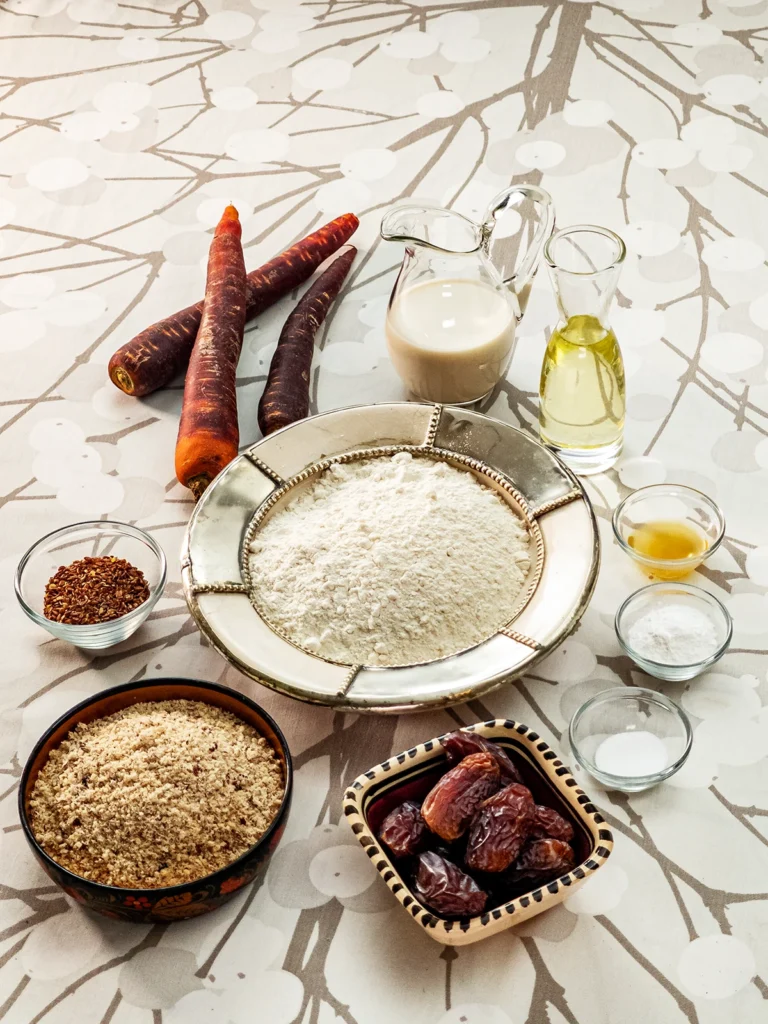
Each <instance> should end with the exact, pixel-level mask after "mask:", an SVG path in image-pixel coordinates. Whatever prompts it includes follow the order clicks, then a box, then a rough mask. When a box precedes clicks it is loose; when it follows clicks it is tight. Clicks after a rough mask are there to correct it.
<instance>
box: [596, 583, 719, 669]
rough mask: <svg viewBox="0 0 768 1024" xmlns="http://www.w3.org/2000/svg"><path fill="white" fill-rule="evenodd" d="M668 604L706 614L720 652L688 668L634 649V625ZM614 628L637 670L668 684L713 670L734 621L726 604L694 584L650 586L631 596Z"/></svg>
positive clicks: (717, 651) (620, 612) (717, 650)
mask: <svg viewBox="0 0 768 1024" xmlns="http://www.w3.org/2000/svg"><path fill="white" fill-rule="evenodd" d="M665 604H686V605H689V606H690V607H692V608H695V609H696V610H697V611H700V612H703V614H704V615H706V616H707V618H708V619H709V620H710V622H711V623H712V625H713V626H714V627H715V632H716V633H717V640H718V646H717V649H716V650H715V651H714V652H713V653H712V654H710V655H709V656H708V657H706V658H703V659H702V660H701V661H695V662H692V663H691V664H688V665H673V664H667V663H664V662H658V661H651V660H650V658H646V657H644V656H643V655H642V654H639V653H638V652H637V651H636V650H634V648H633V647H632V645H631V644H630V642H629V631H630V629H631V628H632V626H633V625H634V624H635V622H637V620H638V619H639V618H641V616H643V615H645V614H646V613H647V612H649V611H650V610H651V609H652V608H659V607H662V606H663V605H665ZM614 625H615V627H616V636H617V637H618V638H619V643H620V644H621V646H622V647H623V648H624V651H625V652H626V653H627V654H628V655H629V656H630V658H631V659H632V661H634V663H635V664H636V665H637V666H638V668H641V669H642V670H643V672H647V673H648V675H649V676H655V677H656V679H663V680H665V681H666V682H668V683H681V682H683V681H684V680H686V679H693V677H694V676H697V675H699V674H700V673H701V672H704V671H705V670H706V669H708V668H711V666H712V665H714V664H715V662H717V661H719V660H720V659H721V658H722V656H723V655H724V654H725V652H726V651H727V649H728V645H729V644H730V642H731V637H732V635H733V621H732V619H731V616H730V615H729V613H728V609H727V608H726V607H725V605H724V604H723V603H722V602H721V601H719V600H718V599H717V598H716V597H715V596H714V594H710V593H709V591H707V590H703V589H702V588H701V587H695V586H693V584H691V583H651V584H649V585H648V586H647V587H641V588H640V590H636V591H635V592H634V594H630V595H629V597H628V598H627V599H626V601H625V602H624V604H622V605H621V607H620V608H619V610H618V611H617V612H616V618H615V621H614Z"/></svg>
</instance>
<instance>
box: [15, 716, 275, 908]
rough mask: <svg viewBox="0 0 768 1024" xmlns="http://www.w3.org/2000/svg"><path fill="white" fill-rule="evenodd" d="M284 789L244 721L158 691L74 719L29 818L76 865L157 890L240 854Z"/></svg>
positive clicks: (78, 870) (64, 860)
mask: <svg viewBox="0 0 768 1024" xmlns="http://www.w3.org/2000/svg"><path fill="white" fill-rule="evenodd" d="M284 790H285V782H284V778H283V770H282V765H281V763H280V761H279V759H278V757H277V755H276V754H275V751H274V750H273V748H272V747H271V745H270V744H269V742H268V741H267V740H266V739H265V738H264V737H263V736H260V735H259V734H258V733H257V732H256V730H255V729H253V728H252V727H251V726H250V725H248V724H247V723H246V722H244V721H242V720H241V719H239V718H237V717H236V716H235V715H232V714H230V713H229V712H227V711H224V710H222V709H221V708H217V707H214V706H212V705H210V704H205V703H203V702H201V701H191V700H169V701H156V702H151V703H142V704H135V705H133V707H130V708H125V709H124V710H123V711H118V712H116V713H115V714H114V715H109V716H108V717H106V718H100V719H97V720H96V721H94V722H90V723H88V724H83V723H80V724H79V725H77V726H76V727H75V728H74V729H73V730H72V732H70V733H69V735H68V736H67V737H66V739H65V740H63V741H62V743H61V744H60V745H59V746H58V747H56V748H55V749H54V750H52V751H51V753H50V755H49V757H48V760H47V761H46V763H45V765H44V766H43V768H42V770H41V771H40V774H39V775H38V777H37V780H36V782H35V786H34V789H33V791H32V796H31V799H30V805H29V806H30V825H31V828H32V832H33V833H34V836H35V838H36V839H37V841H38V842H39V843H40V845H41V846H42V847H43V849H44V850H45V852H46V853H47V854H48V855H49V856H50V857H52V858H53V860H55V861H56V862H57V863H58V864H61V865H62V866H63V867H65V868H68V869H69V870H70V871H72V872H74V873H75V874H77V875H80V876H82V877H83V878H88V879H90V880H92V881H94V882H102V883H104V884H107V885H117V886H123V887H128V888H141V889H154V888H159V887H161V886H168V885H179V884H182V883H186V882H191V881H194V880H195V879H198V878H202V877H204V876H205V875H208V874H210V873H211V872H212V871H216V870H218V869H219V868H222V867H224V866H225V865H227V864H229V863H231V862H232V861H233V860H235V859H237V857H239V856H241V854H243V853H245V852H246V850H248V849H249V848H250V847H251V846H253V844H254V843H256V842H258V840H259V839H260V838H261V837H262V836H263V835H264V833H265V832H266V830H267V828H268V827H269V825H270V824H271V823H272V821H273V820H274V818H275V815H276V814H277V811H278V809H279V807H280V803H281V801H282V798H283V793H284Z"/></svg>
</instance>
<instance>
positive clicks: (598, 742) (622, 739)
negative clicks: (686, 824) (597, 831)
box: [568, 686, 693, 793]
mask: <svg viewBox="0 0 768 1024" xmlns="http://www.w3.org/2000/svg"><path fill="white" fill-rule="evenodd" d="M568 734H569V739H570V743H571V749H572V750H573V754H574V757H575V758H576V760H577V761H578V763H579V764H580V765H581V767H582V768H584V769H585V770H586V771H587V772H589V774H590V775H591V776H592V777H593V778H595V779H597V781H598V782H599V783H601V784H602V785H603V786H605V788H606V789H615V790H620V791H621V792H623V793H639V792H642V790H644V789H650V787H651V786H655V785H657V784H658V783H659V782H664V781H665V780H666V779H668V778H670V777H671V776H672V775H674V774H675V772H677V771H679V770H680V768H682V766H683V765H684V764H685V762H686V760H687V758H688V755H689V753H690V752H691V746H692V744H693V732H692V730H691V723H690V721H689V720H688V716H687V715H686V713H685V712H684V711H683V709H682V708H681V707H678V705H677V704H675V702H674V701H671V700H669V698H667V697H665V696H664V695H663V694H661V693H657V692H656V691H655V690H647V689H645V688H643V687H640V686H619V687H617V688H616V689H612V690H603V692H602V693H598V694H597V695H596V696H594V697H592V698H590V699H589V700H588V701H586V702H585V703H584V704H582V705H581V707H580V708H579V710H578V711H577V712H576V714H575V715H574V716H573V718H572V719H571V724H570V727H569V733H568Z"/></svg>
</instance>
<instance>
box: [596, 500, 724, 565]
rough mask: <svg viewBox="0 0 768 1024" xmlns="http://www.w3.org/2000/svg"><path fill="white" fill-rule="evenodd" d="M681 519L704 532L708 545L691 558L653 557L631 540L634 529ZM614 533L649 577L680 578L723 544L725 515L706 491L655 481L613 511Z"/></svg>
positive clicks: (681, 521)
mask: <svg viewBox="0 0 768 1024" xmlns="http://www.w3.org/2000/svg"><path fill="white" fill-rule="evenodd" d="M659 521H662V522H670V521H671V522H680V523H685V524H686V525H688V526H690V527H691V528H692V529H693V530H695V531H696V532H697V533H699V534H701V535H703V537H704V538H705V539H706V541H707V545H708V546H707V548H706V550H705V551H702V552H701V554H699V555H693V556H692V557H690V558H668V559H657V558H650V557H648V556H647V555H643V554H641V552H639V551H638V550H637V549H636V548H634V547H632V545H631V544H630V543H629V538H630V536H631V535H632V533H633V531H635V530H638V529H639V528H640V527H641V526H643V525H645V524H647V523H652V522H659ZM613 533H614V536H615V537H616V540H617V541H618V542H619V545H620V547H621V548H622V549H623V550H624V551H625V552H626V553H627V554H628V555H629V556H630V558H632V559H634V561H635V562H636V563H637V564H638V566H639V567H640V568H641V569H642V570H643V571H644V572H645V573H646V574H647V575H649V576H652V577H654V576H655V577H656V578H657V579H661V580H679V579H682V578H683V576H687V575H688V574H689V573H692V572H693V570H694V569H696V568H698V566H700V565H701V564H702V562H705V561H706V560H707V559H708V558H709V556H710V555H712V554H713V553H714V552H715V551H717V549H718V548H719V547H720V544H721V543H722V540H723V537H724V536H725V517H724V515H723V513H722V511H721V510H720V508H719V507H718V506H717V505H716V504H715V502H714V501H712V499H711V498H708V497H707V495H706V494H704V493H702V491H697V490H696V489H695V488H693V487H685V486H684V485H683V484H651V485H650V486H649V487H640V488H639V489H638V490H636V491H633V492H632V494H630V495H628V496H627V497H626V498H625V499H624V500H623V501H622V502H621V503H620V504H619V505H617V506H616V509H615V510H614V513H613Z"/></svg>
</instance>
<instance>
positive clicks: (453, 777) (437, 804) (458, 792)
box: [421, 751, 501, 842]
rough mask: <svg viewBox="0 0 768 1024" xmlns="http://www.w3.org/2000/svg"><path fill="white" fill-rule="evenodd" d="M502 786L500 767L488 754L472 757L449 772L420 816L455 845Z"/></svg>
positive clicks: (473, 755)
mask: <svg viewBox="0 0 768 1024" xmlns="http://www.w3.org/2000/svg"><path fill="white" fill-rule="evenodd" d="M500 785H501V777H500V773H499V766H498V765H497V763H496V761H495V760H494V758H493V757H492V755H491V754H489V753H488V752H487V751H483V752H481V753H478V754H470V756H469V757H465V758H464V759H463V760H462V761H459V763H458V764H457V765H456V767H455V768H451V769H450V771H447V772H446V773H445V775H443V777H442V778H441V779H439V780H438V781H437V783H436V784H435V785H434V786H433V788H432V789H431V790H430V791H429V793H427V796H426V799H425V800H424V803H423V804H422V805H421V813H422V816H423V818H424V821H426V823H427V825H428V826H429V828H431V829H432V831H433V832H435V833H437V835H439V836H440V838H441V839H446V840H447V841H448V842H453V840H454V839H458V838H459V836H460V835H461V834H462V833H463V832H464V831H466V829H467V827H468V826H469V823H470V821H471V820H472V817H473V815H474V813H475V811H476V810H477V809H478V808H479V806H480V804H481V803H482V802H483V800H485V798H486V797H488V796H490V795H491V793H495V792H496V790H497V789H498V788H499V786H500Z"/></svg>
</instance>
